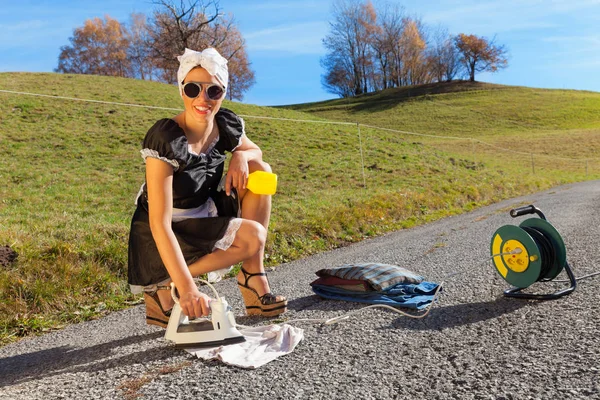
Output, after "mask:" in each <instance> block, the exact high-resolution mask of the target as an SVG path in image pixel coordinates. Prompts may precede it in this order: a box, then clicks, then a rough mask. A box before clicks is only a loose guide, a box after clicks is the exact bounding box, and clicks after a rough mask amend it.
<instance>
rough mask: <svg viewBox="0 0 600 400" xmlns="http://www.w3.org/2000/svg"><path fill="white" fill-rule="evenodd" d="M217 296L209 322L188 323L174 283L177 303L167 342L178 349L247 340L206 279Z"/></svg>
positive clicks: (172, 294)
mask: <svg viewBox="0 0 600 400" xmlns="http://www.w3.org/2000/svg"><path fill="white" fill-rule="evenodd" d="M200 281H201V282H204V283H206V284H207V285H208V286H209V287H210V288H211V289H212V291H213V292H214V293H215V297H216V299H215V300H212V301H211V302H210V303H209V305H210V314H211V315H210V319H209V318H196V319H194V320H191V321H190V320H189V319H188V317H187V315H185V314H184V313H183V312H182V311H181V307H180V305H179V298H178V297H177V294H176V291H175V284H174V283H173V282H171V297H173V300H174V301H175V305H174V306H173V310H172V311H171V317H170V318H169V324H168V325H167V331H166V332H165V339H167V340H169V341H171V342H174V343H175V346H176V347H214V346H222V345H227V344H232V343H240V342H243V341H245V340H246V339H245V338H244V336H243V335H242V334H241V333H240V332H239V331H238V330H237V329H236V327H235V326H236V324H235V318H234V317H233V311H232V309H231V307H230V306H229V304H227V301H226V300H225V298H224V297H220V296H219V293H217V291H216V290H215V288H214V287H213V286H212V285H211V284H210V283H208V282H206V281H205V280H202V279H200Z"/></svg>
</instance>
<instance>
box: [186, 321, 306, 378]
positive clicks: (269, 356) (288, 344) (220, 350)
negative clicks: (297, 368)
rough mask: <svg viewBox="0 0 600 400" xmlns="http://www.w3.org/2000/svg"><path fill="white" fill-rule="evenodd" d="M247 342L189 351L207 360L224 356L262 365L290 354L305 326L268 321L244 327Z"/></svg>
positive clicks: (245, 365)
mask: <svg viewBox="0 0 600 400" xmlns="http://www.w3.org/2000/svg"><path fill="white" fill-rule="evenodd" d="M240 333H241V334H242V335H244V337H245V338H246V341H245V342H242V343H236V344H230V345H226V346H219V347H213V348H192V349H187V351H188V352H190V353H192V354H194V355H196V356H197V357H198V358H202V359H204V360H221V361H222V362H224V363H225V364H229V365H233V366H236V367H241V368H252V369H253V368H258V367H260V366H262V365H265V364H267V363H269V362H271V361H273V360H275V359H276V358H277V357H280V356H283V355H285V354H289V353H291V352H292V351H294V349H295V348H296V346H297V345H298V343H300V341H301V340H302V339H303V338H304V330H303V329H300V328H294V327H293V326H291V325H288V324H283V325H267V326H257V327H248V328H243V329H240Z"/></svg>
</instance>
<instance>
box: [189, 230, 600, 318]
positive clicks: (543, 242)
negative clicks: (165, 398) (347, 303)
mask: <svg viewBox="0 0 600 400" xmlns="http://www.w3.org/2000/svg"><path fill="white" fill-rule="evenodd" d="M530 234H531V232H530ZM534 235H536V236H538V235H539V236H538V239H537V240H538V241H536V239H534V241H536V243H537V244H538V247H540V252H542V253H543V252H546V254H547V255H546V260H547V261H546V262H547V263H548V264H551V263H550V260H552V258H549V257H551V256H549V255H548V254H553V253H554V249H553V248H552V244H551V242H550V241H549V240H548V239H547V238H546V237H544V236H543V234H541V233H540V232H539V231H537V230H536V231H535V232H534V233H533V235H532V237H534ZM540 236H541V237H540ZM521 252H522V250H521V249H520V248H516V249H514V250H512V251H509V252H504V253H496V254H492V255H491V256H489V257H486V258H485V260H482V261H481V262H480V263H477V264H475V265H474V266H473V267H471V268H467V269H465V270H464V271H453V272H450V273H448V274H446V275H445V276H444V277H443V278H442V282H441V283H440V284H439V285H438V287H437V289H436V290H435V292H434V293H433V299H432V300H431V303H429V305H428V306H427V308H426V309H425V310H424V312H423V313H421V314H411V313H407V312H405V311H402V310H399V309H397V308H395V307H392V306H389V305H386V304H372V305H370V306H366V307H361V308H358V309H356V310H352V311H349V312H346V313H344V314H341V315H338V316H335V317H332V318H298V319H291V320H287V321H282V322H277V323H276V325H279V324H287V323H292V322H311V323H316V324H322V325H333V324H336V323H338V322H341V321H345V320H347V319H349V318H350V316H352V315H353V314H357V313H359V312H361V311H364V310H366V309H369V308H386V309H388V310H391V311H393V312H395V313H397V314H400V315H402V316H405V317H409V318H413V319H422V318H425V317H426V316H427V315H428V314H429V312H430V311H431V309H432V308H433V305H434V304H435V302H436V301H437V299H438V298H439V294H440V292H441V290H442V287H443V286H444V285H445V283H446V281H448V280H449V279H452V278H454V277H455V276H458V275H462V274H465V273H467V272H470V271H471V270H474V269H475V268H478V267H479V266H480V265H482V264H484V263H487V262H489V260H491V259H493V258H494V257H498V256H506V255H514V254H521ZM542 257H544V256H542ZM542 263H544V260H543V259H542ZM550 267H551V265H546V267H545V269H543V271H546V272H548V271H549V269H550ZM596 275H600V272H594V273H591V274H588V275H585V276H582V277H580V278H576V279H577V280H581V279H586V278H590V277H592V276H596ZM540 277H543V274H540ZM196 280H197V281H200V282H202V283H204V284H206V285H207V286H208V287H209V288H210V289H211V290H212V291H213V292H214V293H215V296H216V297H217V299H220V297H219V294H218V292H217V290H216V289H215V288H214V286H213V285H212V284H210V283H209V282H208V281H206V280H204V279H198V278H196ZM553 282H569V281H568V280H564V281H557V280H554V281H553ZM236 327H238V328H244V329H249V328H252V327H251V326H246V325H242V324H236Z"/></svg>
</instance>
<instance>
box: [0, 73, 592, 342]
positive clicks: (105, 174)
mask: <svg viewBox="0 0 600 400" xmlns="http://www.w3.org/2000/svg"><path fill="white" fill-rule="evenodd" d="M0 90H1V91H0V122H1V126H2V129H1V130H0V148H1V150H2V153H3V156H2V158H1V159H0V179H1V180H2V183H3V184H2V185H0V247H2V246H9V247H10V248H11V249H13V250H14V251H16V252H17V253H18V258H17V260H16V262H13V263H5V264H4V265H1V264H0V335H1V337H0V341H1V342H3V343H5V342H8V341H10V340H15V339H16V338H18V337H21V336H24V335H28V334H32V333H36V332H42V331H44V330H47V329H53V328H56V327H60V326H61V325H64V324H66V323H71V322H76V321H79V320H83V319H89V318H94V317H96V316H98V315H102V314H103V313H106V312H109V311H111V310H117V309H120V308H123V307H127V306H128V305H130V304H133V303H135V302H137V301H139V299H138V298H134V297H133V296H132V295H131V294H130V293H129V292H128V288H127V284H126V261H127V235H128V229H129V219H130V216H131V214H132V212H133V210H134V205H133V200H134V198H135V195H136V193H137V191H138V189H139V187H140V185H141V184H142V182H143V179H144V175H143V174H144V165H143V161H142V159H141V157H140V155H139V150H140V147H139V146H140V143H141V140H142V138H143V137H144V135H145V132H146V130H147V129H148V128H149V127H150V126H151V125H152V124H153V122H154V121H155V120H157V119H159V118H164V117H170V116H172V115H174V114H175V113H176V112H177V110H178V109H180V107H181V103H180V101H181V100H180V98H179V96H178V93H177V89H176V88H175V87H174V86H171V85H165V84H160V83H156V82H146V81H137V80H130V79H121V78H110V77H99V76H84V75H60V74H32V73H2V74H0ZM407 90H408V91H412V93H410V92H408V91H407ZM17 92H19V93H17ZM23 93H36V94H40V95H46V96H61V97H63V98H58V97H40V96H32V95H28V94H23ZM74 99H81V100H93V101H78V100H74ZM126 104H136V105H145V106H152V107H154V108H145V107H136V106H131V105H126ZM598 105H600V94H597V93H586V92H575V91H545V90H538V89H526V88H511V87H498V86H491V85H480V84H478V85H475V86H473V85H465V86H462V87H461V86H460V85H459V84H457V85H449V86H446V87H442V86H438V87H435V86H431V87H422V88H410V89H402V90H389V91H385V92H382V93H379V94H373V95H367V96H362V97H358V98H354V99H351V100H332V101H329V102H321V103H311V104H304V105H295V106H289V107H287V108H268V107H258V106H252V105H246V104H240V103H231V102H226V103H225V106H226V107H228V108H231V109H232V110H234V111H235V112H237V113H238V114H241V115H244V116H246V117H245V119H246V129H247V133H248V135H249V136H250V137H251V139H252V140H253V141H255V142H256V143H258V144H259V145H260V146H261V148H262V149H263V152H264V156H265V159H266V160H267V161H268V162H269V163H271V165H272V166H273V169H274V171H275V172H276V173H277V174H278V175H279V187H278V193H277V195H276V196H275V198H274V209H273V217H272V220H271V221H272V222H271V226H270V229H269V231H270V235H269V241H268V244H267V258H266V262H267V264H268V265H278V264H281V263H283V262H287V261H290V260H294V259H297V258H299V257H304V256H307V255H309V254H312V253H315V252H319V251H323V250H327V249H331V248H334V247H338V246H343V245H345V244H347V243H350V242H354V241H358V240H362V239H363V238H366V237H370V236H374V235H379V234H382V233H385V232H389V231H391V230H396V229H401V228H404V227H410V226H413V225H415V224H420V223H424V222H427V221H431V220H434V219H437V218H442V217H444V216H448V215H452V214H456V213H461V212H464V211H467V210H470V209H472V208H474V207H478V206H481V205H485V204H489V203H491V202H496V201H499V200H501V199H505V198H509V197H513V196H516V195H520V194H524V193H530V192H534V191H537V190H540V189H544V188H548V187H551V186H553V185H556V184H561V183H565V182H572V181H578V180H584V179H592V178H597V177H598V176H600V173H599V169H598V168H597V167H595V166H593V165H592V164H590V163H591V162H593V160H591V159H590V160H588V162H587V163H586V164H585V165H586V166H587V167H588V171H587V173H586V170H585V168H583V167H582V164H581V163H585V160H575V161H573V160H570V159H566V160H563V162H558V161H557V160H558V157H559V156H560V157H566V158H570V157H572V158H575V157H577V158H586V157H587V158H591V157H592V156H593V155H595V154H598V151H597V150H598V139H597V137H598V135H597V133H598V129H599V128H600V124H599V122H598V121H597V120H594V118H593V115H594V114H593V112H594V107H595V109H596V110H597V109H598ZM307 119H311V120H314V121H319V122H314V123H307V122H298V121H296V120H307ZM331 120H338V121H351V122H353V123H355V122H360V123H361V124H368V125H377V126H380V127H384V128H391V129H395V130H403V131H414V132H417V133H423V134H428V135H432V136H435V137H427V136H414V135H406V134H401V133H398V132H390V131H385V130H380V129H373V128H367V127H365V126H361V127H360V135H359V132H358V129H357V126H356V125H355V124H347V125H337V124H331V123H329V122H331ZM439 135H446V136H456V137H460V138H465V139H464V140H463V139H461V140H459V141H457V139H452V140H450V139H443V138H439V137H438V136H439ZM478 140H482V141H486V143H487V142H489V143H488V144H482V143H481V142H479V141H478ZM459 142H460V143H459ZM465 143H466V144H465ZM490 145H495V146H502V147H509V148H510V147H511V146H513V147H515V148H517V149H518V150H519V151H522V153H523V154H525V155H528V154H529V153H530V152H535V153H536V156H535V157H540V158H542V157H548V156H552V157H553V162H552V163H546V164H544V162H543V161H541V160H540V161H538V160H537V159H536V163H535V174H534V173H533V170H532V167H531V165H530V163H531V160H530V157H529V156H525V155H523V154H521V153H514V154H511V153H506V152H504V153H502V154H503V155H501V156H499V155H498V153H497V152H495V151H490V149H491V148H490V147H489V146H490ZM522 158H523V159H524V161H523V160H521V159H522ZM521 161H523V162H521ZM490 234H491V233H490ZM348 261H352V260H348Z"/></svg>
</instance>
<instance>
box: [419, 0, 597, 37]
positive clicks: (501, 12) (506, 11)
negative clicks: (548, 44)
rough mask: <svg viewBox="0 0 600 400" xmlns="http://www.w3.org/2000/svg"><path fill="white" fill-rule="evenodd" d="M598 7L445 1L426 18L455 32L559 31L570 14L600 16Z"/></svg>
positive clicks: (517, 0) (590, 0) (577, 0)
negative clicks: (595, 14)
mask: <svg viewBox="0 0 600 400" xmlns="http://www.w3.org/2000/svg"><path fill="white" fill-rule="evenodd" d="M598 5H600V0H570V1H565V0H488V1H481V2H478V3H476V4H473V2H472V1H467V0H459V1H456V2H449V1H448V2H446V1H444V2H442V3H441V4H440V5H439V7H437V8H436V9H435V11H431V8H427V9H425V10H424V12H423V17H424V18H423V19H424V21H425V22H426V23H433V22H437V23H442V24H445V25H449V26H450V29H451V30H460V31H467V32H473V33H475V34H479V35H492V34H495V33H511V32H522V31H529V30H539V29H549V28H550V29H551V28H558V27H560V26H561V25H562V22H563V20H564V18H565V17H566V15H567V14H570V15H571V17H574V18H579V17H584V16H589V15H590V13H591V14H593V13H594V12H596V13H600V8H598V7H597V6H598ZM584 9H586V12H585V13H583V12H582V10H584Z"/></svg>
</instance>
